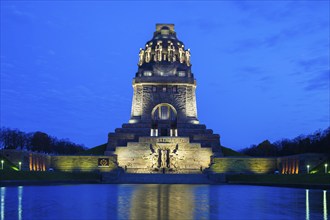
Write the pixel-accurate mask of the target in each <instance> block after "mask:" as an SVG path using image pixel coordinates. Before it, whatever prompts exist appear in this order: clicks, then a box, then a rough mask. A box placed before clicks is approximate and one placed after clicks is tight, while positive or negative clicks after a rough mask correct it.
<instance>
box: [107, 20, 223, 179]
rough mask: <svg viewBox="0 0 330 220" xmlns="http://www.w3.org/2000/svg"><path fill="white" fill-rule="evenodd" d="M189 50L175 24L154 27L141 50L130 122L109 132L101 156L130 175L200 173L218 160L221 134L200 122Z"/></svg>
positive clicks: (134, 84)
mask: <svg viewBox="0 0 330 220" xmlns="http://www.w3.org/2000/svg"><path fill="white" fill-rule="evenodd" d="M190 56H191V54H190V50H189V49H187V50H186V49H185V46H184V44H183V42H181V41H180V40H178V38H177V36H176V32H175V31H174V25H173V24H157V25H156V31H155V32H154V35H153V38H152V39H151V40H150V41H148V42H147V43H146V45H145V49H142V48H141V49H140V52H139V61H138V71H137V73H136V75H135V78H134V79H133V92H134V94H133V100H132V110H131V118H130V120H129V123H126V124H123V125H122V127H121V128H117V129H116V130H115V132H112V133H109V135H108V144H107V149H106V152H105V155H108V156H110V155H116V156H117V161H118V165H119V166H120V167H122V168H123V169H125V171H126V172H130V173H154V172H155V173H198V172H201V171H203V170H204V169H205V168H208V167H209V166H210V165H211V162H212V158H214V157H219V156H222V153H221V147H220V136H219V135H218V134H214V133H213V131H212V130H211V129H207V128H206V126H205V125H203V124H200V123H199V120H198V118H197V107H196V94H195V90H196V80H195V78H194V74H193V73H192V71H191V60H190Z"/></svg>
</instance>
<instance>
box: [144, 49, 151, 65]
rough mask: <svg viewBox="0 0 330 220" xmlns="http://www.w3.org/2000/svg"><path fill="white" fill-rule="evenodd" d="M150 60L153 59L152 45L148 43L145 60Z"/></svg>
mask: <svg viewBox="0 0 330 220" xmlns="http://www.w3.org/2000/svg"><path fill="white" fill-rule="evenodd" d="M150 60H151V47H149V46H148V45H147V46H146V50H145V61H146V63H149V62H150Z"/></svg>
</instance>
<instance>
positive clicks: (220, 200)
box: [0, 184, 330, 220]
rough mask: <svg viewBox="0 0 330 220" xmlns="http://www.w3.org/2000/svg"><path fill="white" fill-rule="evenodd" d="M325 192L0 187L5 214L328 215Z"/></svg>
mask: <svg viewBox="0 0 330 220" xmlns="http://www.w3.org/2000/svg"><path fill="white" fill-rule="evenodd" d="M328 194H329V191H328V192H327V191H325V190H308V189H295V188H281V187H263V186H244V185H178V184H174V185H171V184H168V185H161V184H147V185H132V184H127V185H126V184H123V185H107V184H104V185H97V184H86V185H55V186H19V187H0V212H1V213H0V220H5V219H19V220H21V219H307V220H309V219H311V220H312V219H324V220H328V219H329V214H328V211H329V195H328ZM329 220H330V219H329Z"/></svg>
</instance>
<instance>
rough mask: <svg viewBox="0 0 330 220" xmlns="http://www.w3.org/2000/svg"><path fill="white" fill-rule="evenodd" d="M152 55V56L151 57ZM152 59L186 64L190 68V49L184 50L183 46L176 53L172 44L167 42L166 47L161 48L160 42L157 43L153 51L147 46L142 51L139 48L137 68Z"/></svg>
mask: <svg viewBox="0 0 330 220" xmlns="http://www.w3.org/2000/svg"><path fill="white" fill-rule="evenodd" d="M152 55H153V56H152ZM152 58H153V60H154V61H156V62H160V61H169V62H175V61H177V59H178V61H179V62H180V63H184V62H186V64H187V66H190V65H191V63H190V49H188V50H184V49H183V45H181V46H179V49H178V51H176V49H175V47H174V45H173V43H172V42H170V41H168V47H167V50H166V48H163V46H162V41H158V42H157V45H156V46H155V51H154V52H153V51H152V50H151V47H150V46H149V45H148V44H147V45H146V49H145V50H143V49H142V48H140V53H139V66H141V65H142V64H143V63H144V62H146V63H149V62H150V61H151V59H152Z"/></svg>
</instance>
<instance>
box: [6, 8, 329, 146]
mask: <svg viewBox="0 0 330 220" xmlns="http://www.w3.org/2000/svg"><path fill="white" fill-rule="evenodd" d="M156 23H174V24H175V30H176V32H177V35H178V37H179V39H180V40H181V41H183V42H184V43H185V47H186V48H190V49H191V54H192V56H191V59H192V65H193V66H192V70H193V72H194V74H195V77H196V79H197V108H198V118H199V120H200V122H201V123H203V124H206V125H207V127H208V128H211V129H213V130H214V132H215V133H218V134H220V135H221V143H222V145H224V146H227V147H231V148H233V149H241V148H244V147H249V146H250V145H251V144H257V143H260V142H261V141H263V140H265V139H269V140H270V141H276V140H279V139H281V138H294V137H296V136H298V135H300V134H308V133H311V132H314V131H315V130H317V129H325V128H327V127H328V126H329V1H237V2H235V1H218V2H213V1H209V2H207V1H203V2H202V1H182V2H173V1H172V2H165V1H164V2H152V1H145V2H143V1H141V2H133V1H123V2H122V1H116V2H107V1H96V2H94V1H93V2H92V1H44V2H42V1H1V118H0V119H1V126H5V127H10V128H18V129H20V130H22V131H26V132H32V131H43V132H46V133H48V134H50V135H53V136H57V137H58V138H69V139H70V140H71V141H73V142H75V143H79V144H84V145H85V146H87V147H93V146H96V145H99V144H103V143H105V142H106V141H107V133H108V132H112V131H114V129H115V128H117V127H120V126H121V124H122V123H124V122H128V120H129V117H130V111H131V100H132V95H133V91H132V86H131V84H132V78H133V77H134V74H135V73H136V71H137V62H138V52H139V48H140V47H144V45H145V42H147V41H148V40H150V39H151V38H152V35H153V32H154V31H155V24H156Z"/></svg>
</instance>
